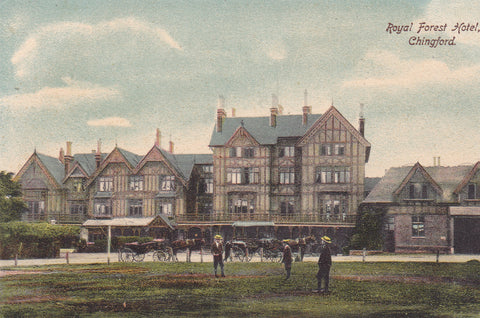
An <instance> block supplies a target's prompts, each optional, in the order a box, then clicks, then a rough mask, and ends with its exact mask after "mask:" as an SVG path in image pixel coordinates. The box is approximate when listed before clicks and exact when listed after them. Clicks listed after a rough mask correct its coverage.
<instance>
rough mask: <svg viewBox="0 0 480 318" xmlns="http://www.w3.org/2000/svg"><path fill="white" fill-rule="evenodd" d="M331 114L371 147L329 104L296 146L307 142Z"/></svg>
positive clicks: (364, 143)
mask: <svg viewBox="0 0 480 318" xmlns="http://www.w3.org/2000/svg"><path fill="white" fill-rule="evenodd" d="M332 116H334V117H335V118H336V119H337V120H338V121H340V123H341V124H342V125H344V126H345V128H346V129H347V131H348V132H350V133H351V134H352V135H353V136H354V137H355V138H356V139H357V140H358V141H359V142H360V143H361V144H363V145H364V146H365V147H367V148H370V147H371V144H370V143H369V142H368V141H367V140H366V139H365V137H363V136H362V135H361V134H360V133H359V132H358V130H357V129H356V128H355V127H353V125H352V124H351V123H350V122H349V121H348V120H347V119H346V118H345V117H343V115H342V114H341V113H340V112H339V111H338V110H337V109H336V108H335V107H334V106H330V108H329V109H328V110H327V111H326V112H325V113H324V114H323V115H322V116H321V117H320V118H319V119H317V121H316V122H315V123H313V124H312V126H311V127H310V128H309V129H308V130H307V132H306V133H305V134H304V135H303V136H302V138H300V140H298V142H297V146H300V147H301V146H304V145H305V144H306V143H308V141H309V140H310V138H311V137H312V136H314V135H315V134H316V133H317V132H318V131H319V130H320V129H321V128H322V126H323V125H325V124H326V122H327V120H329V119H330V118H331V117H332ZM368 152H369V150H368ZM367 161H368V159H367Z"/></svg>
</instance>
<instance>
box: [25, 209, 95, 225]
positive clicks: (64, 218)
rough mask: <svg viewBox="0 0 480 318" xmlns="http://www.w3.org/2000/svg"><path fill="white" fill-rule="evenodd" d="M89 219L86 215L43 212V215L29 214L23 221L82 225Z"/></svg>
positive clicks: (26, 214)
mask: <svg viewBox="0 0 480 318" xmlns="http://www.w3.org/2000/svg"><path fill="white" fill-rule="evenodd" d="M87 219H88V217H87V215H85V214H70V213H63V212H42V213H32V212H27V213H24V214H23V215H22V220H23V221H26V222H39V221H45V222H54V223H60V224H65V223H69V224H70V223H73V224H81V223H83V222H85V221H86V220H87Z"/></svg>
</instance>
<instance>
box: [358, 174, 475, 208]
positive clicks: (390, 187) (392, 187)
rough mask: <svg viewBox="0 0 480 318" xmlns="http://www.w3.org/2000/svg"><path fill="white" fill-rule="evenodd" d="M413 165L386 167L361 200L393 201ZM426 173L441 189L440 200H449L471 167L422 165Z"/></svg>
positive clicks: (367, 201) (368, 201)
mask: <svg viewBox="0 0 480 318" xmlns="http://www.w3.org/2000/svg"><path fill="white" fill-rule="evenodd" d="M413 167H414V166H404V167H393V168H390V169H388V171H387V172H386V173H385V176H384V177H383V178H382V179H381V180H380V181H379V182H378V183H377V185H376V186H375V187H374V188H373V190H372V191H371V192H370V194H369V195H368V196H367V197H366V198H365V200H364V201H363V202H364V203H381V202H387V203H388V202H394V193H395V191H396V190H397V189H398V188H399V187H400V186H401V185H402V183H403V181H404V180H405V179H406V177H407V176H408V174H409V173H410V172H411V171H412V169H413ZM424 169H425V171H426V172H427V173H428V175H429V176H430V177H431V178H432V179H433V180H434V181H435V183H436V184H437V185H438V186H439V187H440V188H441V189H442V192H443V196H442V199H441V200H442V201H444V202H449V201H451V196H452V194H453V193H454V190H455V188H456V187H457V186H458V184H459V183H460V182H461V181H462V180H463V179H464V177H465V175H466V174H467V173H468V172H469V171H470V170H471V169H472V166H471V165H468V166H454V167H442V166H435V167H424Z"/></svg>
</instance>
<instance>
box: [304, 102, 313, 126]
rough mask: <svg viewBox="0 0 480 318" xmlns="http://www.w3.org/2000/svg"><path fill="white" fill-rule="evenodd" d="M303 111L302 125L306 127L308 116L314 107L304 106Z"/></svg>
mask: <svg viewBox="0 0 480 318" xmlns="http://www.w3.org/2000/svg"><path fill="white" fill-rule="evenodd" d="M302 111H303V116H302V124H303V125H306V124H307V122H308V114H311V113H312V106H303V107H302Z"/></svg>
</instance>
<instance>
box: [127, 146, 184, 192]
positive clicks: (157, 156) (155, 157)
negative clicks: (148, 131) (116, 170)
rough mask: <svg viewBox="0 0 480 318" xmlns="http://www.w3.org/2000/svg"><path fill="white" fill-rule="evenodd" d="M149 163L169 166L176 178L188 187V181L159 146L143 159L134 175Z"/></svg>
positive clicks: (153, 148)
mask: <svg viewBox="0 0 480 318" xmlns="http://www.w3.org/2000/svg"><path fill="white" fill-rule="evenodd" d="M147 162H163V163H165V164H166V165H167V167H168V169H169V170H170V171H171V172H172V173H173V174H174V175H175V177H176V178H177V179H179V180H181V181H182V184H183V185H184V186H186V185H187V181H186V180H185V179H184V177H183V176H182V175H181V174H180V173H179V172H178V171H177V169H176V168H175V166H174V165H173V164H172V163H171V162H170V160H168V159H167V158H166V157H165V156H164V155H163V153H162V152H161V151H160V148H158V147H157V146H153V147H152V149H150V151H149V152H148V153H147V154H146V155H145V157H143V158H142V160H141V161H140V162H139V163H138V165H137V167H136V168H135V169H134V171H133V173H134V174H136V173H138V172H139V171H140V170H141V169H142V168H143V167H144V166H145V165H146V164H147Z"/></svg>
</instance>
